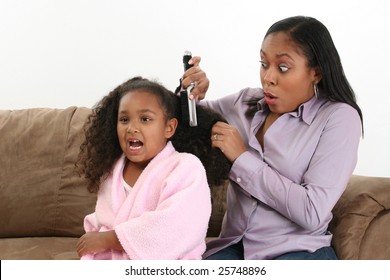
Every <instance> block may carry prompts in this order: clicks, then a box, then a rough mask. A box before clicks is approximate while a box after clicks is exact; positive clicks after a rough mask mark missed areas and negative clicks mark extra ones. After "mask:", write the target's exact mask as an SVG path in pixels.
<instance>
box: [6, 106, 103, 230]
mask: <svg viewBox="0 0 390 280" xmlns="http://www.w3.org/2000/svg"><path fill="white" fill-rule="evenodd" d="M90 112H91V110H90V109H88V108H77V107H70V108H66V109H49V108H36V109H24V110H0V143H1V145H0V155H1V156H0V221H1V223H0V237H23V236H80V235H81V234H82V233H83V232H84V230H83V219H84V217H85V215H86V214H88V213H91V212H93V210H94V207H95V202H96V195H92V194H90V193H89V192H88V191H87V188H86V185H87V182H86V180H85V179H84V178H81V177H80V176H79V175H78V174H76V172H75V162H76V159H77V155H78V152H79V147H80V144H81V142H82V141H83V139H84V132H83V125H84V123H85V121H86V119H87V117H88V115H89V113H90Z"/></svg>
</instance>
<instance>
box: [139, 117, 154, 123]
mask: <svg viewBox="0 0 390 280" xmlns="http://www.w3.org/2000/svg"><path fill="white" fill-rule="evenodd" d="M151 120H152V119H151V118H148V117H143V118H141V121H142V122H150V121H151Z"/></svg>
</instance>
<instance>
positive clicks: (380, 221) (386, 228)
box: [329, 175, 390, 259]
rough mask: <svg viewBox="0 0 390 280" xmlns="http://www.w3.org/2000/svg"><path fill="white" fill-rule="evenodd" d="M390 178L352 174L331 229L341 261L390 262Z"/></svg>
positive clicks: (335, 212) (334, 214)
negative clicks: (378, 260) (381, 260)
mask: <svg viewBox="0 0 390 280" xmlns="http://www.w3.org/2000/svg"><path fill="white" fill-rule="evenodd" d="M389 209H390V178H380V177H368V176H358V175H353V176H352V177H351V179H350V181H349V183H348V186H347V188H346V190H345V192H344V193H343V195H342V196H341V198H340V200H339V201H338V202H337V204H336V205H335V207H334V209H333V220H332V222H331V223H330V226H329V230H330V231H331V232H332V233H333V240H332V245H333V247H334V248H335V250H336V252H337V255H338V257H339V258H340V259H390V234H389V232H390V210H389Z"/></svg>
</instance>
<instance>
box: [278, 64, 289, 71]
mask: <svg viewBox="0 0 390 280" xmlns="http://www.w3.org/2000/svg"><path fill="white" fill-rule="evenodd" d="M279 69H280V71H282V72H287V71H288V69H289V68H288V67H287V66H284V65H280V66H279Z"/></svg>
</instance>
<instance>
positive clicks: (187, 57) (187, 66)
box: [183, 51, 192, 71]
mask: <svg viewBox="0 0 390 280" xmlns="http://www.w3.org/2000/svg"><path fill="white" fill-rule="evenodd" d="M191 58H192V53H191V52H190V51H185V52H184V55H183V64H184V71H187V70H188V69H190V68H191V67H192V64H189V63H188V61H190V59H191Z"/></svg>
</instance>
